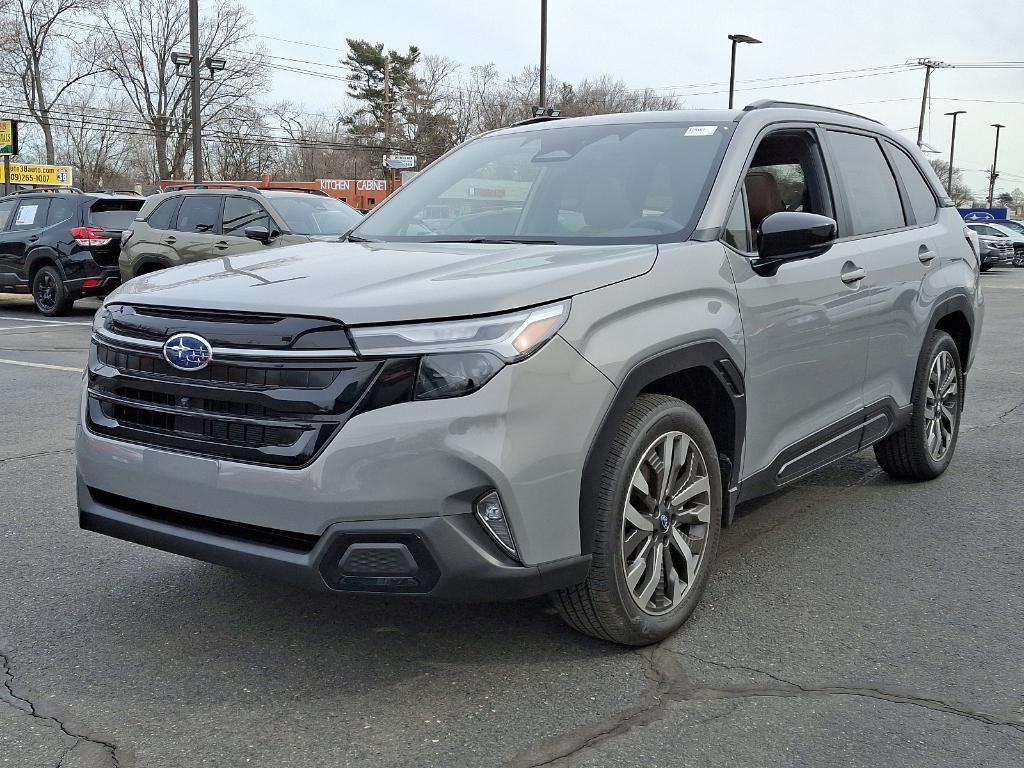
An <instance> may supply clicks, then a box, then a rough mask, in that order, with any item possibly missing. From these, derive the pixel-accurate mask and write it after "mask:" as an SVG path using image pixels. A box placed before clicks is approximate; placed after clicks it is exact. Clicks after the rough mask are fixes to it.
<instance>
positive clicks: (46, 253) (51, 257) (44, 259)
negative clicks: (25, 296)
mask: <svg viewBox="0 0 1024 768" xmlns="http://www.w3.org/2000/svg"><path fill="white" fill-rule="evenodd" d="M25 264H26V266H27V269H26V272H27V275H26V276H27V277H28V286H29V290H31V289H32V283H33V282H34V281H35V279H36V273H37V272H39V270H40V269H42V268H43V267H45V266H47V265H49V266H51V267H53V268H54V269H56V270H57V273H58V274H59V275H60V279H61V282H66V281H67V279H68V277H67V274H66V273H65V272H64V267H63V266H62V265H61V263H60V255H59V254H58V253H57V252H56V251H53V250H51V249H50V248H37V249H35V250H34V251H30V252H29V254H28V257H27V258H26V259H25Z"/></svg>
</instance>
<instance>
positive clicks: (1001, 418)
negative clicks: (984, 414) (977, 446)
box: [961, 400, 1024, 432]
mask: <svg viewBox="0 0 1024 768" xmlns="http://www.w3.org/2000/svg"><path fill="white" fill-rule="evenodd" d="M1021 408H1024V400H1021V401H1020V402H1019V403H1017V404H1016V405H1015V406H1013V407H1012V408H1009V409H1007V410H1005V411H1003V412H1002V413H1001V414H1000V415H999V416H997V417H996V420H995V421H993V422H991V423H989V424H975V425H974V426H972V427H965V428H964V429H962V430H961V432H972V431H973V430H975V429H991V428H992V427H999V426H1002V425H1003V424H1005V423H1006V420H1007V419H1008V418H1009V417H1010V415H1011V414H1012V413H1013V412H1014V411H1017V410H1019V409H1021Z"/></svg>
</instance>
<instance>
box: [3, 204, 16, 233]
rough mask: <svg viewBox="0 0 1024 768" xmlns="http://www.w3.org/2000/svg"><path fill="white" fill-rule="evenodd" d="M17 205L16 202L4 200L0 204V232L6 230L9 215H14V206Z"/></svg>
mask: <svg viewBox="0 0 1024 768" xmlns="http://www.w3.org/2000/svg"><path fill="white" fill-rule="evenodd" d="M17 204H18V201H17V200H5V201H4V202H2V203H0V230H3V229H6V228H7V222H8V221H9V220H10V218H11V214H12V213H14V206H16V205H17Z"/></svg>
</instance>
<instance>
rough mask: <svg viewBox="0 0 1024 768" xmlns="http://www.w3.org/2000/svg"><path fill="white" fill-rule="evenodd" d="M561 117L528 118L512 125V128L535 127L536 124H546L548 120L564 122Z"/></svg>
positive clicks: (541, 116) (542, 116)
mask: <svg viewBox="0 0 1024 768" xmlns="http://www.w3.org/2000/svg"><path fill="white" fill-rule="evenodd" d="M564 119H565V118H564V117H562V116H561V115H540V116H539V117H528V118H526V119H525V120H519V121H517V122H515V123H512V125H510V126H509V127H510V128H518V127H519V126H520V125H533V124H534V123H546V122H547V121H548V120H564Z"/></svg>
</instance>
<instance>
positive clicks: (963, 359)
mask: <svg viewBox="0 0 1024 768" xmlns="http://www.w3.org/2000/svg"><path fill="white" fill-rule="evenodd" d="M935 331H945V332H946V333H948V334H949V335H950V336H952V337H953V343H955V344H956V348H957V352H959V353H960V365H961V366H962V367H963V369H964V372H965V373H966V371H967V368H968V365H969V363H970V359H971V357H970V355H971V352H972V346H971V345H972V343H973V339H974V308H973V307H972V306H971V301H970V299H969V298H968V297H967V296H966V295H964V294H962V293H957V294H953V295H950V296H947V297H945V298H943V299H941V300H939V301H938V302H937V303H936V305H935V309H934V310H933V311H932V316H931V320H930V321H929V323H928V332H927V333H926V334H925V337H924V339H923V340H922V344H921V355H922V356H923V355H924V354H925V353H926V352H927V349H926V347H927V344H928V340H929V339H930V338H931V337H932V334H933V333H935ZM918 362H920V358H919V359H918Z"/></svg>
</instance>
